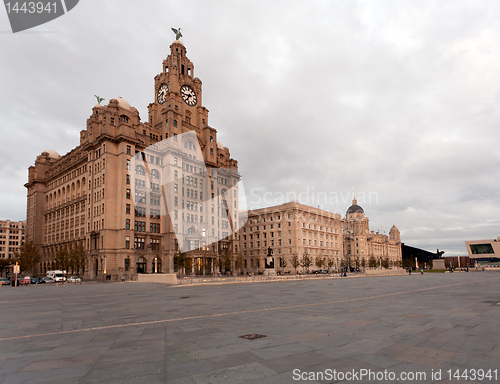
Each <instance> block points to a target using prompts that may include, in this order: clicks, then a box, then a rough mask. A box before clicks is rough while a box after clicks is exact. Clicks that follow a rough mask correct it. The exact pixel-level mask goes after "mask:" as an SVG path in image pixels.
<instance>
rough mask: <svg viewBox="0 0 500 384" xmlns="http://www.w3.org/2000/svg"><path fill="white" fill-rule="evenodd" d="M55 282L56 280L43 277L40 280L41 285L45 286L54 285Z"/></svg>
mask: <svg viewBox="0 0 500 384" xmlns="http://www.w3.org/2000/svg"><path fill="white" fill-rule="evenodd" d="M53 282H54V279H52V278H50V277H42V279H41V280H40V283H41V284H45V283H53Z"/></svg>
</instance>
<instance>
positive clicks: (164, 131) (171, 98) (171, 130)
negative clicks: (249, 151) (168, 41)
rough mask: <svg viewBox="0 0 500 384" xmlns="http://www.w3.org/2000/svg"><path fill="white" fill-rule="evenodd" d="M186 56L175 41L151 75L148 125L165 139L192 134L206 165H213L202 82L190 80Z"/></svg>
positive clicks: (213, 133)
mask: <svg viewBox="0 0 500 384" xmlns="http://www.w3.org/2000/svg"><path fill="white" fill-rule="evenodd" d="M186 53H187V50H186V48H185V47H184V44H183V43H182V42H181V41H179V40H175V41H174V42H173V43H172V45H170V54H169V55H168V56H167V58H166V59H164V60H163V71H162V72H161V73H160V74H158V75H156V76H155V86H154V102H152V103H151V104H149V106H148V113H149V124H150V125H151V127H152V128H153V129H154V130H156V131H159V132H161V137H162V138H165V139H166V138H169V137H173V136H174V135H180V134H182V133H185V132H189V131H195V132H196V135H197V136H198V141H199V144H200V147H201V149H202V151H203V157H204V158H205V160H206V162H207V165H209V164H212V165H213V166H217V158H216V156H215V153H216V149H217V142H216V133H217V132H216V130H215V129H212V128H210V127H209V126H208V109H206V108H205V107H204V106H203V104H202V82H201V80H200V79H199V78H197V77H194V64H193V63H192V62H191V61H190V60H189V59H188V58H187V56H186ZM210 143H212V145H211V144H210ZM210 148H212V151H210Z"/></svg>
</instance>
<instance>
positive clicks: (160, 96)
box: [156, 84, 168, 104]
mask: <svg viewBox="0 0 500 384" xmlns="http://www.w3.org/2000/svg"><path fill="white" fill-rule="evenodd" d="M167 92H168V85H167V84H162V85H161V86H160V88H158V93H157V94H156V100H158V103H160V104H163V103H164V102H165V101H166V100H167Z"/></svg>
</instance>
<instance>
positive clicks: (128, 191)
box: [125, 189, 130, 199]
mask: <svg viewBox="0 0 500 384" xmlns="http://www.w3.org/2000/svg"><path fill="white" fill-rule="evenodd" d="M125 196H126V198H127V199H130V189H127V192H126V195H125Z"/></svg>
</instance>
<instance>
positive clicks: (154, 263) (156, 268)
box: [151, 257, 161, 273]
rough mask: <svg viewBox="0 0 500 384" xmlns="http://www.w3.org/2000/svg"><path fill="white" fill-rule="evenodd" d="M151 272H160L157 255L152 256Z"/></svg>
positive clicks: (159, 262)
mask: <svg viewBox="0 0 500 384" xmlns="http://www.w3.org/2000/svg"><path fill="white" fill-rule="evenodd" d="M151 272H152V273H161V259H160V258H159V257H154V258H153V261H152V262H151Z"/></svg>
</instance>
